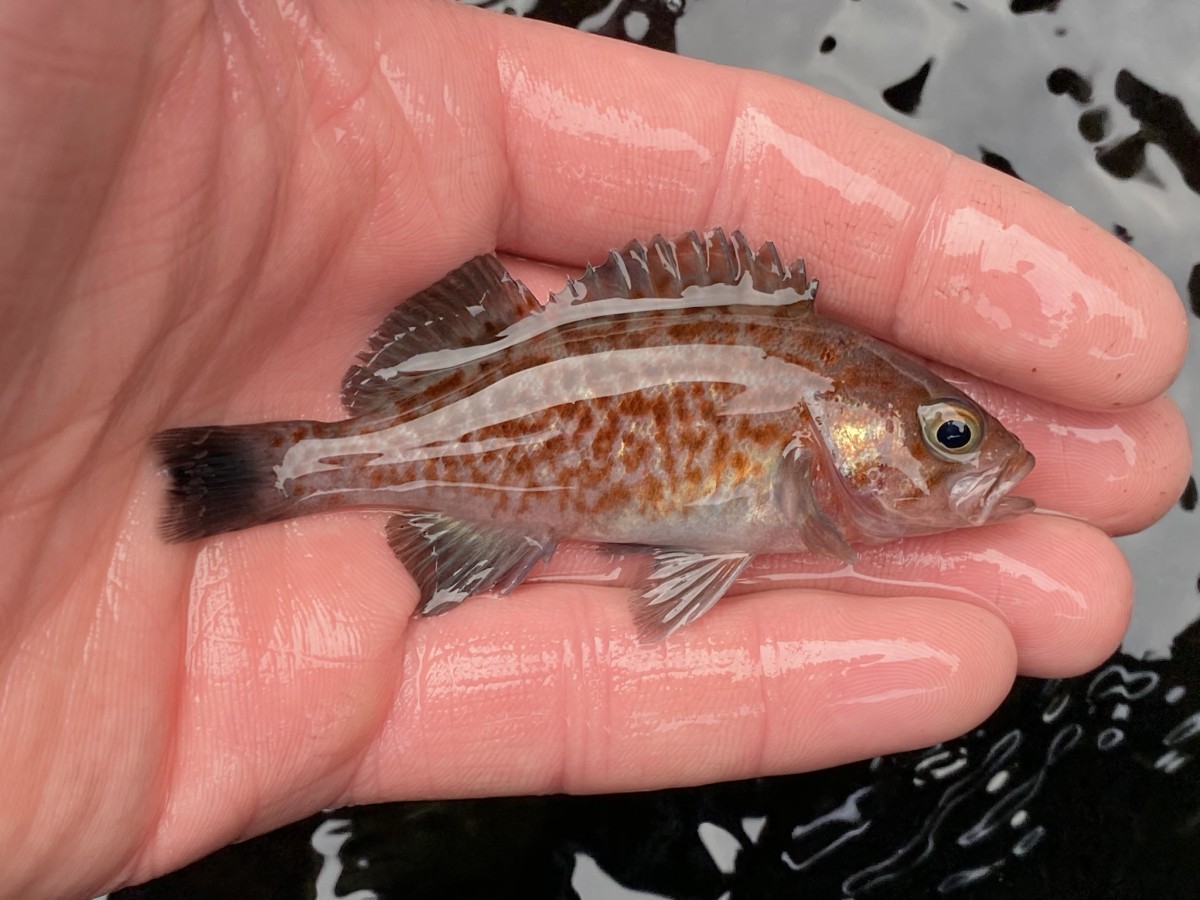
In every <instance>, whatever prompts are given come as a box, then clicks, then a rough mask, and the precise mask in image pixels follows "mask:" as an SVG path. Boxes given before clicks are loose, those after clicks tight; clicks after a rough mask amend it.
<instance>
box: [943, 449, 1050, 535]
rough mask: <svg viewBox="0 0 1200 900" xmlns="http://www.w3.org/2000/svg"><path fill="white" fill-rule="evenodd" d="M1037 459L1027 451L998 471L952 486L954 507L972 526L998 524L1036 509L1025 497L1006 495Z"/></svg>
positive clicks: (984, 473)
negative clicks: (956, 507) (955, 506)
mask: <svg viewBox="0 0 1200 900" xmlns="http://www.w3.org/2000/svg"><path fill="white" fill-rule="evenodd" d="M1035 462H1036V460H1034V458H1033V454H1032V453H1030V452H1029V451H1028V450H1026V451H1025V452H1024V453H1022V454H1020V455H1019V456H1014V457H1013V458H1012V459H1010V460H1008V461H1007V462H1006V463H1005V464H1004V465H1003V466H1000V467H999V468H998V469H989V470H987V471H985V472H981V473H979V474H978V475H975V476H973V477H970V478H965V479H963V481H962V482H960V484H958V485H955V488H954V490H953V493H954V495H955V500H956V505H957V506H958V508H959V509H960V510H962V511H963V513H964V516H963V518H965V519H966V520H967V521H968V522H969V523H970V524H972V525H983V524H984V523H988V522H999V521H1001V520H1003V519H1011V518H1012V517H1013V516H1019V515H1020V514H1021V513H1026V512H1029V511H1030V510H1031V509H1033V508H1034V507H1035V506H1036V503H1034V501H1033V500H1031V499H1029V498H1028V497H1017V496H1012V495H1010V494H1009V491H1011V490H1012V489H1013V488H1014V487H1016V485H1017V483H1018V482H1019V481H1020V480H1021V479H1022V478H1024V477H1025V476H1026V475H1028V474H1029V472H1030V471H1031V470H1032V469H1033V466H1034V463H1035Z"/></svg>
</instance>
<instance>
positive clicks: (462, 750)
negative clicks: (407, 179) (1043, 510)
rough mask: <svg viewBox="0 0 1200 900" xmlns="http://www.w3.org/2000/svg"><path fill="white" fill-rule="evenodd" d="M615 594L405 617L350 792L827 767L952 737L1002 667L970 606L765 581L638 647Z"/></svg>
mask: <svg viewBox="0 0 1200 900" xmlns="http://www.w3.org/2000/svg"><path fill="white" fill-rule="evenodd" d="M615 593H616V592H613V591H609V590H604V589H597V588H579V589H577V590H575V591H568V590H567V589H562V588H556V587H551V586H541V587H534V588H530V589H529V590H527V591H525V592H524V596H522V597H520V598H517V597H512V598H508V599H505V600H497V601H495V602H492V603H485V604H478V605H476V606H475V607H474V610H473V611H472V612H470V613H468V612H467V611H466V610H463V611H462V614H461V615H456V616H445V617H441V618H439V619H432V620H425V621H422V622H420V623H418V624H417V625H416V626H415V628H414V630H413V634H412V642H411V644H410V646H409V648H408V651H407V654H406V664H405V670H406V678H405V679H404V681H403V684H402V685H401V687H400V693H399V696H398V699H397V703H396V706H395V709H394V711H393V714H392V716H391V717H390V718H389V720H388V723H387V725H386V726H385V728H384V730H383V731H382V733H381V735H380V739H379V740H378V742H377V743H376V744H375V747H374V748H373V750H372V752H371V753H370V754H369V755H368V758H367V761H366V763H365V767H364V768H365V770H366V771H369V772H371V773H373V775H374V779H375V780H374V783H372V784H371V785H370V786H369V787H370V792H369V793H354V792H352V794H351V796H352V799H360V800H365V799H368V797H375V798H377V797H378V796H380V795H383V796H457V795H486V794H495V793H512V792H521V793H524V792H546V791H560V790H565V791H570V792H575V793H586V792H595V791H613V790H638V789H646V788H654V787H665V786H669V785H682V784H698V783H702V782H711V781H719V780H725V779H733V778H744V777H749V776H758V775H763V774H771V773H777V772H797V771H803V770H805V769H813V768H820V767H823V766H829V765H835V764H838V763H843V762H846V761H849V760H852V759H859V758H864V757H869V756H873V755H875V754H878V753H886V752H889V751H894V750H899V749H901V748H904V747H913V746H924V745H926V744H929V743H931V742H935V741H938V740H942V739H944V738H948V737H950V736H952V735H956V734H960V733H962V732H963V731H964V730H966V729H968V728H969V727H971V726H972V725H974V724H976V723H978V722H979V721H981V720H982V719H983V718H984V717H986V716H987V715H988V714H989V713H990V712H991V711H992V710H993V709H994V708H995V706H996V705H997V704H998V703H999V702H1000V700H1001V699H1002V698H1003V697H1004V695H1005V693H1006V692H1007V690H1008V689H1009V686H1010V684H1011V679H1012V676H1013V671H1014V663H1015V657H1014V654H1013V648H1012V644H1011V642H1010V639H1009V637H1008V631H1007V629H1006V628H1005V627H1004V626H1003V624H1002V623H1000V621H999V620H998V619H997V618H996V617H995V616H993V615H992V614H990V613H987V612H983V611H981V610H979V609H977V608H975V607H972V606H968V605H965V604H955V603H947V602H945V601H934V600H923V599H913V598H891V599H886V600H879V599H874V598H855V599H854V600H852V601H847V600H846V598H844V597H843V596H841V595H838V594H830V593H825V592H811V593H805V594H803V595H798V594H796V593H793V592H776V593H773V594H770V595H763V596H759V597H754V598H743V599H741V600H739V601H736V602H731V603H730V604H729V605H728V606H726V607H725V608H724V609H722V610H719V613H720V614H719V615H718V614H713V615H710V616H709V617H706V618H705V619H703V620H701V621H700V622H698V623H696V625H695V627H694V629H693V630H691V631H690V632H689V633H688V634H687V636H686V637H685V638H683V639H681V640H671V641H668V642H666V643H664V644H660V645H655V646H651V647H639V646H638V645H637V644H636V642H635V639H634V637H633V636H632V634H631V633H630V632H629V630H628V627H627V621H626V616H627V613H626V611H625V609H624V608H623V604H621V603H620V602H616V603H614V602H612V601H613V600H614V599H616V597H614V594H615ZM798 600H802V601H803V602H797V601H798Z"/></svg>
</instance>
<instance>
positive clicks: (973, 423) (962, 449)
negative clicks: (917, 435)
mask: <svg viewBox="0 0 1200 900" xmlns="http://www.w3.org/2000/svg"><path fill="white" fill-rule="evenodd" d="M917 416H918V417H919V418H920V420H921V436H922V437H923V438H924V439H925V444H926V445H927V446H928V447H929V449H930V450H932V451H933V452H934V453H935V454H937V455H938V456H940V457H941V458H942V459H948V460H951V461H956V460H960V459H963V458H964V457H966V456H969V455H970V454H972V453H974V452H975V451H976V450H977V449H978V448H979V443H980V441H982V440H983V417H982V416H981V415H980V414H979V410H978V409H976V408H975V406H974V404H968V403H966V402H964V401H962V400H953V399H941V400H931V401H929V402H928V403H922V404H921V405H920V406H918V407H917Z"/></svg>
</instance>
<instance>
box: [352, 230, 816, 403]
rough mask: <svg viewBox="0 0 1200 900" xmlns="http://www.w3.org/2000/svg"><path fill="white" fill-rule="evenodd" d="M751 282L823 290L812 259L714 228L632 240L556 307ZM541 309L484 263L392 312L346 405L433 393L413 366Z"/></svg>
mask: <svg viewBox="0 0 1200 900" xmlns="http://www.w3.org/2000/svg"><path fill="white" fill-rule="evenodd" d="M747 276H748V277H749V278H750V280H751V282H752V283H753V285H754V289H755V290H757V291H761V292H763V293H774V292H775V291H778V290H782V289H784V288H791V289H792V290H795V291H796V292H797V293H800V294H805V293H807V294H808V295H809V296H810V297H811V296H812V293H813V291H814V290H815V288H816V282H815V281H814V282H811V283H810V282H809V281H808V278H807V277H806V275H805V272H804V261H803V260H799V259H798V260H796V261H795V262H793V263H792V264H791V265H790V266H785V265H784V264H783V261H782V260H781V259H780V257H779V253H778V251H776V249H775V245H774V244H772V243H770V242H767V243H765V244H763V245H762V247H760V248H759V250H758V252H757V253H755V252H754V251H753V250H751V249H750V244H749V243H748V242H747V240H746V237H745V235H743V234H742V233H741V232H740V231H735V232H733V234H732V235H731V236H728V237H727V236H726V234H725V232H724V231H722V230H721V229H720V228H714V229H713V230H712V231H708V232H705V233H704V234H703V235H700V234H697V233H696V232H694V231H689V232H688V233H687V234H685V235H683V236H681V237H679V238H677V239H676V240H674V241H668V240H667V239H666V238H664V237H663V236H662V235H661V234H660V235H656V236H655V237H654V238H653V239H652V240H651V241H650V243H649V244H642V243H641V242H640V241H630V242H629V243H628V244H626V245H625V247H624V248H623V249H621V250H619V251H618V250H614V251H612V252H611V253H609V255H608V259H607V260H606V261H605V262H604V263H602V264H601V265H600V266H597V267H595V268H593V267H592V266H588V268H587V271H586V272H585V273H584V275H583V276H582V277H581V278H579V279H578V280H574V279H573V280H570V281H568V282H567V286H566V287H565V288H563V289H562V290H561V291H558V292H557V293H554V294H552V295H551V303H566V304H573V303H587V302H590V301H593V300H602V299H619V298H625V299H640V298H645V297H663V298H670V297H681V296H683V292H684V291H685V290H687V289H688V288H691V287H705V286H707V285H712V284H738V283H739V282H741V281H742V279H743V278H745V277H747ZM541 308H542V307H541V306H540V304H539V303H538V302H537V299H536V298H535V297H534V296H533V294H532V293H530V291H529V289H528V288H526V287H525V285H523V284H521V282H519V281H517V280H516V279H514V278H513V277H512V276H511V275H509V274H508V272H507V271H506V270H505V268H504V266H502V265H501V264H500V261H499V260H498V259H496V257H495V256H491V255H486V256H477V257H475V258H474V259H472V260H470V261H469V262H466V263H464V264H463V265H461V266H459V267H458V268H457V269H455V270H454V271H453V272H450V273H449V274H448V275H446V276H445V277H444V278H442V279H441V280H439V281H438V282H437V283H436V284H434V285H432V286H431V287H428V288H426V289H425V290H423V291H421V292H420V293H418V294H415V295H413V296H412V297H411V298H409V299H408V300H406V301H404V303H402V304H401V305H400V306H398V307H397V308H396V309H395V310H393V311H392V313H391V314H390V315H389V316H388V317H387V319H385V320H384V322H383V324H382V325H381V326H379V329H378V330H377V331H376V332H375V334H374V335H372V336H371V340H370V342H369V344H368V346H367V349H366V350H365V351H364V352H363V353H362V354H360V355H359V362H358V363H357V364H355V365H353V366H351V367H350V369H349V370H348V371H347V372H346V376H345V378H344V379H343V380H342V404H343V405H344V406H345V407H346V409H347V410H349V411H350V412H351V413H353V414H355V415H360V414H362V413H365V412H368V411H370V410H373V409H378V408H380V407H382V406H384V405H385V404H395V403H397V402H399V401H401V400H403V399H404V398H406V397H408V396H410V394H411V393H412V392H419V391H420V390H421V389H422V388H423V387H425V386H426V383H425V382H423V381H420V380H419V379H418V378H415V377H413V376H409V375H405V374H403V373H401V372H400V371H399V367H400V366H401V365H402V364H403V363H404V362H406V361H407V360H409V359H411V358H412V357H414V356H416V355H418V354H422V353H429V352H432V351H437V350H446V349H457V348H462V347H471V346H477V345H480V344H486V343H489V342H491V341H493V340H495V339H496V336H497V335H498V334H499V333H500V332H502V331H504V329H506V328H507V327H508V326H510V325H512V324H513V323H514V322H516V321H518V320H520V319H523V318H525V317H526V316H528V315H531V314H535V313H537V312H538V311H539V310H541Z"/></svg>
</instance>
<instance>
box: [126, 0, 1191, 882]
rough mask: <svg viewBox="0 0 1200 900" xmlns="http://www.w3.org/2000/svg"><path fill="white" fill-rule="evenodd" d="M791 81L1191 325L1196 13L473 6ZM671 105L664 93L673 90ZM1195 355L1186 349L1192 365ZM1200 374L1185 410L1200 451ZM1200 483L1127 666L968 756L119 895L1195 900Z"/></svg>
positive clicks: (346, 827) (998, 719)
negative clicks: (1019, 207) (898, 133)
mask: <svg viewBox="0 0 1200 900" xmlns="http://www.w3.org/2000/svg"><path fill="white" fill-rule="evenodd" d="M478 5H483V6H489V7H492V8H495V9H497V10H498V11H506V12H510V13H515V14H525V15H531V16H535V17H537V18H542V19H547V20H549V21H553V22H557V23H559V24H562V25H566V26H569V27H577V28H583V29H585V30H589V31H594V32H599V33H601V34H605V35H608V36H610V37H613V38H616V39H622V40H636V41H638V42H639V43H644V44H647V45H650V46H653V47H657V48H659V49H662V50H666V51H671V52H679V53H683V54H687V55H692V56H698V57H703V58H706V59H712V60H715V61H718V62H724V63H730V64H735V65H741V66H748V67H753V68H760V69H767V70H770V71H774V72H777V73H779V74H782V75H787V76H789V77H792V78H796V79H798V80H801V81H805V82H807V83H809V84H812V85H814V86H817V87H820V88H822V89H824V90H827V91H829V92H831V93H834V94H837V95H839V96H842V97H845V98H846V99H848V100H851V101H853V102H854V103H856V104H858V105H860V106H863V107H865V108H867V109H871V110H873V111H875V112H877V113H879V114H881V115H884V116H887V117H888V118H890V119H892V120H894V121H898V122H901V123H903V124H904V125H905V126H907V127H909V128H911V129H913V130H915V131H918V132H920V133H922V134H925V135H927V136H929V137H932V138H934V139H936V140H939V141H941V142H943V143H945V144H947V145H948V146H950V147H952V148H953V149H955V150H957V151H958V152H960V153H963V154H966V155H968V156H972V157H974V158H976V159H980V160H983V161H984V162H986V163H988V164H989V165H992V166H994V167H995V168H998V169H1000V170H1002V171H1005V172H1007V173H1009V174H1010V175H1013V176H1014V177H1017V178H1021V179H1024V180H1026V181H1029V182H1030V183H1032V184H1034V185H1036V186H1038V187H1039V188H1041V189H1042V190H1044V191H1046V192H1047V193H1050V194H1052V195H1054V196H1056V197H1058V198H1059V199H1060V200H1063V201H1065V202H1067V203H1069V204H1071V205H1072V206H1075V207H1076V208H1077V209H1079V210H1080V211H1081V212H1083V213H1084V214H1085V215H1087V216H1089V217H1091V218H1092V219H1093V220H1095V221H1096V222H1098V223H1100V224H1101V225H1102V226H1104V227H1105V228H1108V229H1111V230H1112V232H1113V233H1114V234H1116V235H1118V236H1119V237H1121V238H1122V239H1123V240H1125V241H1127V242H1129V243H1132V244H1133V245H1134V246H1135V247H1136V248H1137V249H1138V250H1140V251H1141V252H1142V253H1144V254H1145V255H1146V256H1148V257H1149V258H1150V259H1151V260H1153V261H1154V262H1155V263H1156V264H1157V265H1158V266H1159V267H1160V268H1162V269H1163V270H1164V271H1165V272H1166V273H1167V274H1168V275H1169V276H1170V277H1171V278H1172V279H1173V280H1174V281H1175V284H1176V286H1177V288H1178V290H1179V291H1180V293H1181V295H1183V297H1184V299H1185V301H1186V302H1188V303H1189V305H1190V308H1191V310H1192V312H1193V313H1194V314H1195V317H1194V318H1193V319H1192V320H1191V321H1192V328H1193V332H1195V331H1196V329H1197V318H1200V131H1197V128H1196V125H1195V124H1194V122H1195V120H1196V118H1197V116H1200V4H1197V3H1196V2H1195V0H1153V2H1132V0H1059V2H1053V0H1042V2H1036V0H1012V2H1004V0H988V2H983V0H962V2H957V0H944V2H943V0H874V2H873V0H792V2H788V0H690V2H686V3H685V2H684V0H653V2H652V0H616V2H601V0H591V2H537V0H511V2H481V3H478ZM662 89H663V90H669V89H670V87H669V85H664V86H662ZM1195 343H1196V342H1195V341H1193V345H1194V344H1195ZM1197 384H1200V355H1198V353H1197V351H1196V350H1195V349H1193V351H1192V354H1191V356H1190V358H1189V363H1188V367H1187V369H1186V370H1185V371H1184V373H1183V375H1182V376H1181V377H1180V379H1179V382H1178V383H1177V384H1176V386H1175V388H1174V389H1173V391H1172V395H1173V396H1174V397H1175V399H1176V401H1177V402H1178V403H1180V405H1181V406H1182V407H1183V408H1184V413H1185V415H1186V416H1187V417H1188V420H1189V422H1191V423H1192V440H1193V443H1194V444H1197V445H1200V430H1198V423H1200V391H1198V389H1197V387H1196V385H1197ZM1196 503H1197V492H1196V484H1195V481H1194V480H1193V481H1192V482H1191V483H1190V484H1189V486H1188V490H1187V492H1185V494H1184V496H1183V497H1182V498H1181V500H1180V502H1179V504H1178V506H1177V507H1176V508H1175V509H1174V510H1172V512H1171V513H1170V514H1168V516H1167V517H1166V518H1165V519H1164V520H1163V521H1162V522H1160V523H1159V524H1158V525H1156V526H1154V527H1153V528H1150V529H1148V530H1147V531H1145V532H1143V533H1141V534H1139V535H1136V536H1133V537H1131V538H1126V539H1123V540H1122V544H1123V547H1124V549H1125V550H1126V552H1127V554H1128V555H1129V557H1130V560H1131V563H1132V565H1133V568H1134V575H1135V582H1136V589H1137V610H1136V613H1135V618H1134V622H1133V624H1132V626H1131V627H1130V630H1129V633H1128V634H1127V636H1126V640H1125V644H1124V647H1123V648H1122V652H1121V653H1119V654H1117V655H1116V656H1114V657H1113V659H1111V660H1110V661H1109V662H1108V663H1107V664H1106V665H1104V666H1102V667H1100V668H1099V669H1097V670H1096V671H1095V672H1092V673H1089V674H1087V675H1084V676H1081V677H1079V678H1075V679H1069V680H1056V681H1040V680H1034V679H1021V680H1019V681H1018V683H1017V685H1016V687H1015V688H1014V690H1013V692H1012V694H1011V695H1010V696H1009V698H1008V700H1007V701H1006V702H1005V703H1004V705H1003V706H1002V708H1001V709H1000V710H999V711H998V712H997V713H996V714H995V715H994V716H992V718H991V719H989V720H988V721H987V722H986V723H985V724H984V725H983V726H981V727H980V728H979V729H977V730H975V731H974V732H972V733H971V734H969V735H966V736H964V737H962V738H960V739H958V740H956V741H953V742H951V743H947V744H942V745H938V746H936V747H932V748H929V749H926V750H922V751H917V752H913V753H905V754H898V755H895V756H889V757H884V758H879V759H875V760H872V761H870V762H865V763H860V764H856V765H850V766H843V767H841V768H837V769H833V770H829V771H825V772H817V773H811V774H807V775H798V776H790V777H780V778H771V779H756V780H753V781H745V782H736V783H730V784H718V785H711V786H708V787H702V788H693V789H687V790H675V791H662V792H657V793H650V794H632V795H622V796H610V797H545V798H513V799H494V800H482V801H459V802H437V803H395V804H383V805H379V806H374V807H362V808H358V809H353V810H343V811H337V812H330V813H325V814H321V815H317V816H314V817H312V818H310V819H307V820H305V821H303V822H298V823H296V824H294V825H292V826H289V827H287V828H284V829H280V830H279V831H276V832H274V833H272V834H269V835H264V836H263V837H261V838H257V839H255V840H252V841H248V842H246V843H243V844H239V845H236V846H233V847H228V848H226V849H224V850H222V851H219V852H218V853H215V854H213V855H212V856H210V857H208V858H206V859H204V860H201V861H200V862H197V863H195V864H193V865H191V866H189V867H188V868H186V869H183V870H181V871H179V872H176V873H174V874H172V875H168V876H166V877H163V878H160V879H158V880H156V881H154V882H151V883H150V884H147V885H144V886H142V887H139V888H131V889H128V890H125V891H122V892H120V893H118V894H116V895H114V898H121V900H134V898H160V897H161V898H167V897H170V898H192V897H195V898H202V897H203V898H208V897H214V896H220V897H263V898H270V897H278V898H289V900H290V898H301V897H304V898H308V897H322V898H332V897H349V898H353V900H368V898H370V897H379V898H393V897H395V898H401V897H403V898H434V897H437V898H443V897H448V898H509V897H511V898H529V900H536V898H543V897H546V898H553V897H564V898H579V900H630V898H635V897H637V898H655V897H663V898H679V900H691V898H695V900H719V898H727V900H744V898H759V897H764V898H772V897H789V898H792V897H796V898H810V897H812V898H826V897H832V898H838V897H864V898H875V897H918V896H919V897H935V896H945V897H952V898H957V897H970V898H990V897H996V898H1012V897H1022V898H1024V897H1056V898H1085V897H1086V898H1093V897H1105V898H1107V897H1112V898H1140V897H1147V898H1148V897H1154V898H1158V900H1174V898H1189V900H1191V898H1195V897H1197V896H1200V888H1198V887H1197V885H1200V765H1197V761H1196V759H1195V755H1196V754H1197V753H1198V752H1200V621H1198V619H1200V595H1198V593H1197V592H1198V591H1200V582H1198V579H1200V524H1198V521H1197V515H1196V512H1195V507H1196Z"/></svg>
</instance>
